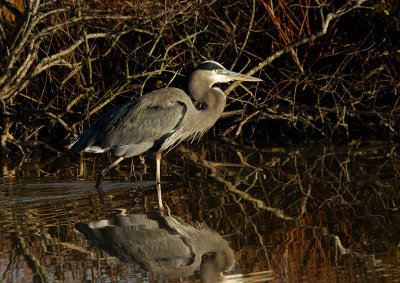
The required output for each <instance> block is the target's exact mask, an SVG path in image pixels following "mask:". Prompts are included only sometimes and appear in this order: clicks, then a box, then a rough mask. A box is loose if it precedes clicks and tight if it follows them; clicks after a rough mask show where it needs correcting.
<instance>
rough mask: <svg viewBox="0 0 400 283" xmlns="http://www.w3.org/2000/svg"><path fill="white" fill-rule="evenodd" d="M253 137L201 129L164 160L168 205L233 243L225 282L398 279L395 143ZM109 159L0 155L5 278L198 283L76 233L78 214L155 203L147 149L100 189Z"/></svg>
mask: <svg viewBox="0 0 400 283" xmlns="http://www.w3.org/2000/svg"><path fill="white" fill-rule="evenodd" d="M257 144H258V145H257V146H256V145H254V144H252V143H245V144H241V145H236V144H225V143H222V142H205V140H204V139H203V140H202V142H200V143H198V144H193V145H187V144H186V145H183V146H181V147H178V148H177V149H174V150H173V151H171V152H169V153H168V154H167V156H166V158H164V159H163V161H162V181H163V184H162V190H163V201H164V203H165V204H166V205H167V206H168V208H169V209H170V214H171V215H173V216H175V217H177V218H179V219H180V221H182V222H183V223H191V224H193V223H195V222H201V223H205V224H206V225H207V226H208V227H209V228H211V229H212V230H214V231H215V232H217V233H218V234H219V235H220V236H221V237H222V238H223V239H225V240H226V241H228V243H229V245H230V247H231V248H232V250H233V252H234V257H235V264H234V266H233V267H232V268H231V270H229V271H227V272H225V273H224V275H225V278H224V280H225V281H227V282H265V281H272V282H398V281H400V264H399V259H400V256H399V255H400V253H399V245H400V224H399V223H400V213H399V206H400V192H399V187H400V186H399V185H400V184H399V182H400V174H399V173H400V158H399V148H398V147H397V146H396V145H395V144H389V143H386V142H379V141H368V142H365V141H363V142H362V141H351V142H349V143H348V144H345V145H323V144H322V145H321V144H309V145H296V144H290V143H289V142H288V143H287V144H285V145H284V144H282V145H279V146H268V147H266V146H263V143H262V142H258V143H257ZM260 145H261V146H260ZM109 161H110V159H109V157H107V156H99V155H87V156H85V157H84V158H81V157H79V156H68V155H65V156H49V155H47V156H46V155H44V154H39V153H32V154H31V155H30V156H27V157H20V156H18V155H17V154H16V155H14V156H13V157H12V159H7V160H6V159H2V160H1V161H0V166H1V169H0V174H1V176H2V177H1V178H0V279H1V280H2V282H32V281H33V282H56V281H62V282H82V281H86V282H117V281H119V282H198V281H199V277H198V275H199V274H198V272H196V273H195V274H194V275H191V276H185V277H184V278H181V279H169V278H166V277H165V276H162V275H159V274H155V273H153V272H150V271H145V270H143V269H142V268H141V267H140V266H139V265H137V264H132V263H124V262H121V261H120V260H119V259H118V258H116V257H114V256H111V255H109V254H108V253H107V252H105V251H103V250H101V249H99V248H98V247H96V246H95V245H93V244H92V243H91V242H90V241H88V240H86V239H84V238H83V237H82V235H81V234H80V233H78V231H77V229H76V224H77V223H89V222H91V221H98V220H105V219H112V218H113V217H114V216H116V215H132V214H134V215H136V214H144V213H147V212H151V211H155V210H157V194H156V189H155V186H154V179H155V178H154V176H155V162H154V158H153V157H151V156H149V157H146V158H144V159H141V158H138V157H136V158H134V159H133V162H131V161H130V160H125V161H124V162H123V163H122V164H121V166H119V167H118V168H116V170H112V171H111V172H110V175H109V176H108V177H107V178H105V181H104V184H103V186H102V191H97V190H95V189H94V180H95V179H96V174H97V171H98V170H99V169H100V168H102V167H103V166H105V164H107V163H108V162H109ZM132 169H134V171H133V170H132Z"/></svg>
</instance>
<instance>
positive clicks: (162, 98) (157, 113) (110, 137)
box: [70, 88, 188, 157]
mask: <svg viewBox="0 0 400 283" xmlns="http://www.w3.org/2000/svg"><path fill="white" fill-rule="evenodd" d="M186 99H188V97H187V95H186V94H185V93H184V92H183V91H182V90H180V89H176V88H168V89H161V90H156V91H153V92H150V93H148V94H146V95H144V96H142V97H140V98H139V99H136V100H134V101H131V102H128V103H126V104H124V105H122V106H119V107H117V108H114V109H113V110H111V111H110V112H108V113H106V114H105V115H104V116H102V117H101V118H100V119H99V120H97V121H96V122H95V123H93V125H92V126H91V127H90V128H88V129H87V130H86V131H85V132H83V133H82V134H81V135H80V136H79V137H78V139H77V140H76V141H75V142H74V143H73V144H71V146H70V149H71V151H72V152H80V151H88V152H104V151H112V153H113V154H114V155H117V156H121V155H125V156H126V157H129V156H134V155H138V154H141V153H143V152H145V151H147V150H148V149H150V148H151V147H153V146H154V145H155V143H157V142H162V141H163V140H164V139H165V138H167V137H168V136H169V135H170V134H172V133H173V132H174V130H175V129H176V128H177V127H178V126H179V124H180V123H181V121H182V119H183V117H184V115H185V113H186V111H187V106H186V104H185V102H186Z"/></svg>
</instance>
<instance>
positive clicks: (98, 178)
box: [96, 156, 125, 187]
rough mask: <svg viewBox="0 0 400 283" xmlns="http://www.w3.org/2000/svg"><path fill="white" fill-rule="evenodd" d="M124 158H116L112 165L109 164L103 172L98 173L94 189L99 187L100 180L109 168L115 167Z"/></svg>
mask: <svg viewBox="0 0 400 283" xmlns="http://www.w3.org/2000/svg"><path fill="white" fill-rule="evenodd" d="M124 158H125V157H124V156H120V157H118V159H117V160H115V161H114V162H113V163H111V164H110V165H108V166H107V167H106V168H104V169H103V170H101V171H100V173H99V176H98V177H97V182H96V187H100V185H101V178H102V177H104V176H105V175H106V174H107V172H108V171H110V169H111V168H113V167H114V166H115V165H117V164H118V163H120V162H121V161H122V160H123V159H124Z"/></svg>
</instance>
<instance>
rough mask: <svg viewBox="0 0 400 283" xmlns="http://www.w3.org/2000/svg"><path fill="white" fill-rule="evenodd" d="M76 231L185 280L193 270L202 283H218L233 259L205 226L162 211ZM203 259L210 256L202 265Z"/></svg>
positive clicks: (152, 268) (97, 223) (92, 224)
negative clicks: (197, 271) (190, 222)
mask: <svg viewBox="0 0 400 283" xmlns="http://www.w3.org/2000/svg"><path fill="white" fill-rule="evenodd" d="M75 227H76V228H77V229H78V231H79V232H81V233H82V234H83V235H84V237H85V238H86V239H87V240H89V241H91V242H92V243H93V244H94V245H96V246H97V247H98V248H100V249H102V250H105V251H107V252H108V253H109V254H110V255H112V256H115V257H118V258H119V259H120V260H121V261H123V262H125V263H134V264H137V265H139V266H140V267H141V268H142V269H144V270H146V271H151V272H154V273H157V274H160V275H164V276H168V277H173V278H177V277H186V276H190V275H192V274H193V273H194V272H195V271H196V270H199V269H200V270H199V271H200V272H199V273H200V274H199V275H200V278H201V280H202V282H219V279H222V278H221V272H223V271H227V270H229V269H230V268H231V267H232V265H233V264H234V261H235V255H234V253H233V251H232V249H231V248H230V247H229V244H228V243H227V241H225V240H224V239H223V238H222V237H221V236H220V235H219V234H218V233H216V232H214V231H212V230H211V229H210V228H208V227H207V226H205V225H204V224H195V225H191V224H187V223H183V222H181V221H179V220H178V219H177V218H175V217H173V216H171V215H166V213H165V210H164V211H159V212H152V213H148V214H147V215H145V214H133V215H123V216H117V217H114V218H112V219H105V220H98V221H93V222H89V223H77V224H76V225H75ZM204 255H209V257H208V258H207V259H206V260H203V261H202V258H203V256H204Z"/></svg>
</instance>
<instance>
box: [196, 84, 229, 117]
mask: <svg viewBox="0 0 400 283" xmlns="http://www.w3.org/2000/svg"><path fill="white" fill-rule="evenodd" d="M189 91H190V94H191V95H192V97H193V98H194V99H195V100H196V101H197V102H199V103H200V104H202V105H203V106H205V109H203V110H202V111H201V112H202V114H203V115H207V117H210V116H211V117H213V118H215V119H218V118H219V117H220V116H221V113H222V112H223V111H224V108H225V104H226V97H225V94H224V93H223V91H222V90H221V89H219V88H216V87H212V85H211V83H207V82H204V81H202V80H201V79H199V80H197V79H196V77H192V78H191V80H190V82H189Z"/></svg>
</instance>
